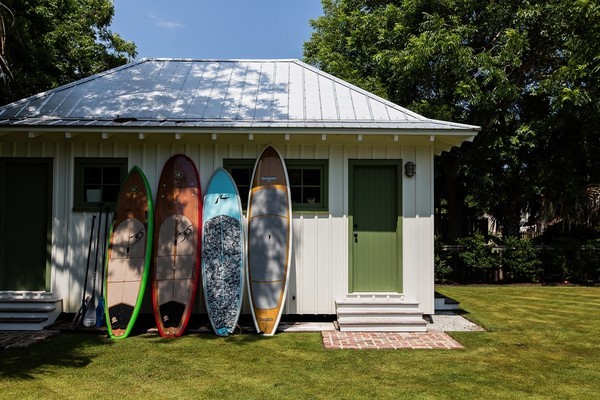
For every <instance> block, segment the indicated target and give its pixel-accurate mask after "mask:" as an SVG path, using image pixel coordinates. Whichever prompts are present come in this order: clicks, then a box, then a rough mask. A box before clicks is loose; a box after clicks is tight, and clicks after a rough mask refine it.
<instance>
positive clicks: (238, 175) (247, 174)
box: [231, 167, 252, 195]
mask: <svg viewBox="0 0 600 400" xmlns="http://www.w3.org/2000/svg"><path fill="white" fill-rule="evenodd" d="M251 175H252V170H251V169H248V168H235V167H234V168H231V177H232V178H233V180H234V181H235V184H236V185H237V186H238V189H239V187H240V186H242V185H243V186H250V178H251ZM240 195H241V193H240Z"/></svg>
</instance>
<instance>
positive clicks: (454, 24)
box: [304, 0, 600, 239]
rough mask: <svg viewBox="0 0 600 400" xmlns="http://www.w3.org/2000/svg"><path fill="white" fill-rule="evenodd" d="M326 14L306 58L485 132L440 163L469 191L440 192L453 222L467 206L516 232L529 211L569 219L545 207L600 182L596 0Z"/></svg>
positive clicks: (446, 2)
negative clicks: (522, 216) (550, 211)
mask: <svg viewBox="0 0 600 400" xmlns="http://www.w3.org/2000/svg"><path fill="white" fill-rule="evenodd" d="M323 10H324V15H323V16H322V17H320V18H318V19H316V20H313V21H312V22H311V24H312V27H313V28H314V30H315V31H314V33H313V35H312V37H311V39H310V40H309V41H307V42H306V43H305V47H304V55H305V60H306V61H307V62H309V63H312V64H314V65H316V66H318V67H319V68H322V69H324V70H326V71H328V72H330V73H332V74H334V75H337V76H339V77H341V78H343V79H346V80H349V81H350V82H352V83H354V84H356V85H359V86H361V87H363V88H365V89H366V90H370V91H372V92H374V93H377V94H380V95H383V96H384V97H386V98H388V99H390V100H391V101H393V102H395V103H397V104H400V105H402V106H405V107H408V108H410V109H412V110H414V111H416V112H419V113H421V114H423V115H426V116H428V117H431V118H437V119H446V120H454V121H459V122H466V123H471V124H476V125H480V126H482V127H483V129H482V131H481V133H480V134H479V135H478V136H477V137H476V139H475V141H474V143H473V144H472V145H469V144H465V145H464V146H463V147H462V148H461V149H460V150H455V151H452V152H449V153H445V154H444V155H443V156H442V157H441V162H440V164H438V166H439V167H440V168H438V174H439V177H440V180H442V181H447V182H448V183H452V185H458V186H460V187H461V188H462V190H454V189H453V190H452V191H450V185H445V187H446V189H448V191H447V192H446V193H442V195H444V196H446V199H447V201H448V210H449V214H450V215H449V217H450V218H451V220H452V219H453V221H454V223H461V222H462V221H461V220H460V219H457V218H455V217H454V216H455V215H456V210H457V209H458V208H459V206H463V205H465V204H466V203H467V202H468V203H469V204H470V205H471V206H472V207H474V208H475V209H476V210H477V211H478V212H479V213H483V212H488V213H490V214H492V215H493V216H494V217H495V218H496V219H497V220H498V221H499V223H500V225H501V226H502V227H503V233H504V234H505V236H515V235H517V234H518V230H519V222H520V218H521V212H522V211H530V212H531V213H532V215H533V217H534V218H538V217H542V216H543V217H546V218H548V219H552V218H556V217H562V215H549V213H548V207H547V205H548V204H559V205H562V204H568V202H569V199H570V198H572V197H573V196H574V194H575V193H576V192H577V191H578V190H579V188H580V187H582V186H584V185H586V184H589V183H594V182H600V161H599V160H600V157H597V151H598V149H599V148H600V134H599V132H598V126H600V112H599V111H600V109H599V108H600V57H599V56H598V54H600V6H599V5H598V4H597V3H596V2H593V1H589V0H579V1H575V2H573V1H572V0H552V1H539V0H536V1H525V2H523V1H517V0H509V1H501V2H482V1H474V0H467V1H452V0H439V1H431V0H404V1H399V0H395V1H391V0H390V1H385V0H323ZM457 204H458V206H457ZM559 208H560V207H558V208H557V207H555V208H554V210H558V209H559ZM458 234H459V232H458V230H455V231H454V232H453V236H454V237H452V238H451V239H453V238H455V237H457V236H458ZM451 236H452V235H451Z"/></svg>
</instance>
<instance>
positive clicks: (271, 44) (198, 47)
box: [111, 0, 323, 59]
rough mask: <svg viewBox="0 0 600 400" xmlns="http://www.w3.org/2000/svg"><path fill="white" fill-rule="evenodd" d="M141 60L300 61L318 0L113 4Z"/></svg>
mask: <svg viewBox="0 0 600 400" xmlns="http://www.w3.org/2000/svg"><path fill="white" fill-rule="evenodd" d="M114 4H115V15H114V17H113V22H112V25H111V30H112V31H113V32H115V33H118V34H119V35H120V36H121V37H122V38H123V39H126V40H129V41H133V42H134V43H135V44H136V45H137V50H138V59H141V58H197V59H270V58H280V59H290V58H298V59H302V45H303V43H304V42H305V41H306V40H308V39H309V38H310V35H311V32H312V29H311V27H310V25H309V20H310V19H315V18H317V17H319V16H320V15H322V13H323V9H322V6H321V0H168V1H167V0H160V1H159V0H114Z"/></svg>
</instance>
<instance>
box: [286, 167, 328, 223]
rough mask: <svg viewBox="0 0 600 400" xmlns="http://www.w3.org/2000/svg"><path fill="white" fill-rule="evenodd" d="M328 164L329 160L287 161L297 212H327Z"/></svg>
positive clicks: (293, 205) (293, 200) (293, 201)
mask: <svg viewBox="0 0 600 400" xmlns="http://www.w3.org/2000/svg"><path fill="white" fill-rule="evenodd" d="M327 164H328V163H327V160H289V161H286V165H287V169H288V176H289V178H290V189H291V191H292V207H293V208H294V209H295V210H307V211H327V206H328V204H327Z"/></svg>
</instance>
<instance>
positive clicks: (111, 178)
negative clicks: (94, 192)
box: [102, 167, 121, 199]
mask: <svg viewBox="0 0 600 400" xmlns="http://www.w3.org/2000/svg"><path fill="white" fill-rule="evenodd" d="M103 172H104V180H103V181H102V183H104V184H105V185H106V184H115V185H119V184H121V168H119V167H104V171H103ZM115 199H116V198H115Z"/></svg>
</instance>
